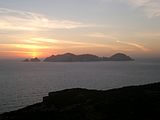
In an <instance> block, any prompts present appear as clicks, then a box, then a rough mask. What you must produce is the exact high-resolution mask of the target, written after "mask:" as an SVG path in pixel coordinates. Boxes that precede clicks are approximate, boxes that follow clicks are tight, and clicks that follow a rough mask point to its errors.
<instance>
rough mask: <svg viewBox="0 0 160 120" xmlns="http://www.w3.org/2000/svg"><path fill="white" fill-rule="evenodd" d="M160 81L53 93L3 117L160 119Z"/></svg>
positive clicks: (36, 119) (24, 119)
mask: <svg viewBox="0 0 160 120" xmlns="http://www.w3.org/2000/svg"><path fill="white" fill-rule="evenodd" d="M159 113H160V83H154V84H148V85H140V86H130V87H124V88H119V89H118V88H117V89H111V90H88V89H81V88H74V89H66V90H61V91H55V92H50V93H49V94H48V96H46V97H44V98H43V101H42V102H41V103H37V104H34V105H31V106H28V107H25V108H22V109H20V110H16V111H12V112H8V113H4V114H1V115H0V120H159V119H160V116H159Z"/></svg>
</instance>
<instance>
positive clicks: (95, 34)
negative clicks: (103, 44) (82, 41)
mask: <svg viewBox="0 0 160 120" xmlns="http://www.w3.org/2000/svg"><path fill="white" fill-rule="evenodd" d="M87 36H89V37H96V38H106V39H110V40H117V38H116V37H114V36H111V35H106V34H104V33H91V34H88V35H87Z"/></svg>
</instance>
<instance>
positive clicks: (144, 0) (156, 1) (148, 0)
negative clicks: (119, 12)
mask: <svg viewBox="0 0 160 120" xmlns="http://www.w3.org/2000/svg"><path fill="white" fill-rule="evenodd" d="M97 1H101V2H123V3H128V4H129V5H131V6H133V7H135V8H138V9H139V10H141V11H143V12H144V13H145V15H147V17H149V18H153V17H159V16H160V0H97Z"/></svg>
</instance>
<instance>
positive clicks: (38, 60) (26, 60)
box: [23, 57, 41, 62]
mask: <svg viewBox="0 0 160 120" xmlns="http://www.w3.org/2000/svg"><path fill="white" fill-rule="evenodd" d="M23 62H41V60H40V59H38V58H37V57H35V58H31V59H28V58H27V59H25V60H23Z"/></svg>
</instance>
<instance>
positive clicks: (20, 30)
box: [0, 0, 160, 58]
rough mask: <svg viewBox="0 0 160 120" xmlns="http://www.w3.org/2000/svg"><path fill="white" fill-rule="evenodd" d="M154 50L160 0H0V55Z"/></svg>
mask: <svg viewBox="0 0 160 120" xmlns="http://www.w3.org/2000/svg"><path fill="white" fill-rule="evenodd" d="M65 52H72V53H75V54H83V53H92V54H96V55H98V56H110V55H112V54H114V53H117V52H123V53H126V54H128V55H131V56H134V57H140V56H141V57H156V56H159V55H160V0H1V1H0V58H30V57H40V58H44V57H47V56H50V55H51V54H61V53H65Z"/></svg>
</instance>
